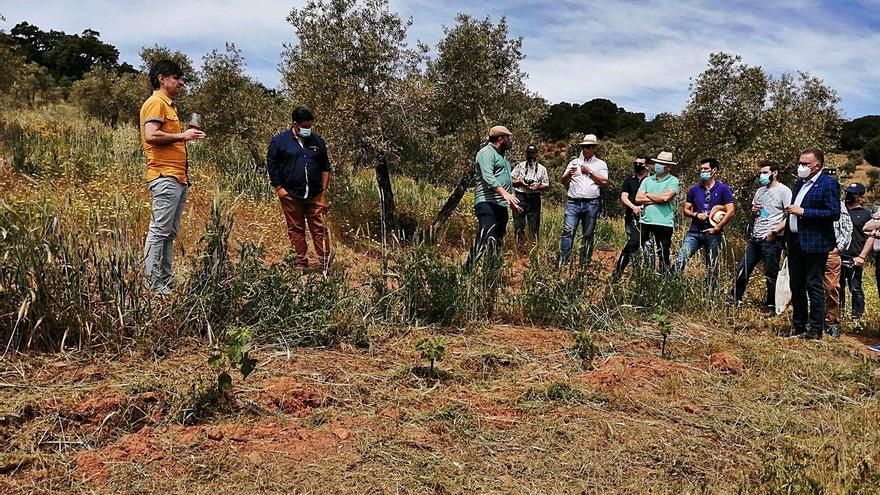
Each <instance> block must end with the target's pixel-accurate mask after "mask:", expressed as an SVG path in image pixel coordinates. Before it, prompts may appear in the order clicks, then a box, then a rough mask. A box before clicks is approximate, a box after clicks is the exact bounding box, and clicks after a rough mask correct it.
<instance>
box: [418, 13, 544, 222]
mask: <svg viewBox="0 0 880 495" xmlns="http://www.w3.org/2000/svg"><path fill="white" fill-rule="evenodd" d="M443 32H444V38H443V39H442V40H440V42H439V43H438V44H437V58H436V59H434V60H431V61H429V63H428V70H427V75H428V80H430V81H431V83H432V84H433V86H434V90H433V92H432V99H431V119H432V123H433V125H434V126H435V129H436V132H437V137H436V139H435V140H434V141H433V147H432V148H433V156H434V157H435V163H434V164H433V168H434V170H436V171H437V172H436V173H435V176H436V178H438V179H440V180H441V181H443V182H446V183H448V184H450V185H451V184H452V183H455V182H454V181H455V180H456V179H457V185H456V187H455V190H454V191H453V193H452V195H451V196H450V197H449V199H448V200H447V201H446V204H444V205H443V207H442V208H441V210H440V212H439V213H438V214H437V217H436V219H435V220H434V226H435V227H436V226H438V225H440V224H441V223H442V222H444V221H445V220H446V219H448V218H449V216H450V215H451V214H452V212H453V210H454V209H455V207H456V206H458V203H459V202H460V201H461V198H462V196H464V193H465V191H466V190H467V189H468V188H469V187H472V185H473V184H474V178H475V174H474V172H475V171H474V165H473V158H474V155H475V153H476V152H477V150H478V149H479V148H480V146H481V145H482V144H483V143H484V142H485V139H486V131H487V129H488V128H489V127H491V126H492V125H505V126H507V127H508V129H510V130H511V132H513V133H514V139H515V140H516V141H517V142H518V143H519V144H520V145H521V146H518V148H522V147H523V146H522V145H524V144H525V143H528V142H529V141H537V135H536V134H535V132H534V131H533V128H534V127H536V126H537V124H538V122H539V121H540V119H541V117H542V116H543V115H544V113H545V112H546V108H547V104H546V102H545V101H544V100H543V99H541V98H539V97H538V96H537V95H535V94H533V93H532V92H530V91H529V90H528V89H527V88H526V85H525V80H526V77H527V75H526V74H525V73H524V72H523V71H522V70H521V69H520V62H522V60H523V59H524V58H525V55H524V54H523V53H522V38H511V37H510V33H509V31H508V27H507V21H506V20H505V19H504V18H501V20H500V21H499V22H498V23H497V24H495V23H493V22H492V21H491V19H489V18H486V19H482V20H477V19H474V18H473V17H471V16H468V15H465V14H459V15H458V16H457V18H456V25H455V26H453V27H451V28H449V27H444V28H443Z"/></svg>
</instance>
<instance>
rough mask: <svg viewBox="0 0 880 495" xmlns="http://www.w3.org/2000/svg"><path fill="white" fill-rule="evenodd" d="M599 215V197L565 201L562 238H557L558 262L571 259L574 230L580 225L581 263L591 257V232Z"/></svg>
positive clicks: (592, 232) (566, 261) (593, 230)
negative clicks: (581, 234)
mask: <svg viewBox="0 0 880 495" xmlns="http://www.w3.org/2000/svg"><path fill="white" fill-rule="evenodd" d="M598 216H599V199H598V198H596V199H590V200H571V199H570V200H568V202H567V203H565V218H564V223H563V226H562V238H561V239H560V240H559V262H560V263H568V262H569V261H570V260H571V247H572V245H573V244H574V238H575V235H576V234H575V232H576V231H577V226H578V224H580V225H581V231H582V233H583V236H582V237H583V239H582V244H581V254H580V256H581V263H586V262H587V261H589V260H590V258H592V257H593V234H594V233H595V232H596V219H597V218H598Z"/></svg>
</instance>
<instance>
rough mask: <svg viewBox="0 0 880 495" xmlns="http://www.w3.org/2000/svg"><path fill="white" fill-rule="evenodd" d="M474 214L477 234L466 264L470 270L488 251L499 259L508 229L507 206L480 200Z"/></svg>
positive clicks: (475, 206) (465, 266) (494, 257)
mask: <svg viewBox="0 0 880 495" xmlns="http://www.w3.org/2000/svg"><path fill="white" fill-rule="evenodd" d="M474 215H476V217H477V235H476V237H474V245H473V247H472V248H471V252H470V254H468V259H467V262H466V263H465V265H464V269H465V270H466V271H468V272H470V271H471V269H472V268H473V267H474V263H476V262H477V260H478V259H479V258H480V257H481V256H482V255H483V253H484V252H486V251H488V252H489V253H490V256H491V257H492V259H493V261H494V260H497V258H498V254H499V253H500V252H501V246H503V245H504V233H505V232H506V231H507V220H508V213H507V207H506V206H501V205H497V204H495V203H487V202H480V203H477V204H475V205H474Z"/></svg>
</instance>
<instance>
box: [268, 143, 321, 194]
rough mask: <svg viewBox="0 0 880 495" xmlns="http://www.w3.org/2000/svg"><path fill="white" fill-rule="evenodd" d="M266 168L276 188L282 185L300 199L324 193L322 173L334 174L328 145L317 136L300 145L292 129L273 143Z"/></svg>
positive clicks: (270, 144)
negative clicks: (331, 172)
mask: <svg viewBox="0 0 880 495" xmlns="http://www.w3.org/2000/svg"><path fill="white" fill-rule="evenodd" d="M266 167H267V168H268V169H269V180H271V182H272V187H274V188H277V187H279V186H281V187H283V188H284V189H285V190H286V191H287V193H288V194H290V195H291V196H293V197H294V198H297V199H312V198H314V197H315V196H317V195H318V194H320V193H321V192H322V191H323V190H324V187H323V185H322V183H321V174H322V173H323V172H330V171H331V169H330V160H329V159H328V158H327V144H326V143H325V142H324V140H323V139H321V137H320V136H318V135H317V134H314V133H313V134H312V135H311V136H309V137H307V138H304V139H303V146H300V145H299V142H297V140H296V138H294V137H293V131H292V130H290V129H288V130H286V131H284V132H282V133H281V134H278V135H277V136H275V137H273V138H272V141H271V142H269V153H268V156H267V157H266Z"/></svg>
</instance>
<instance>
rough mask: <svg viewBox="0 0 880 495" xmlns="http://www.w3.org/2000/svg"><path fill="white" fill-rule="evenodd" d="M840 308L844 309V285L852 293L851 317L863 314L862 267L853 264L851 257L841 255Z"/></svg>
mask: <svg viewBox="0 0 880 495" xmlns="http://www.w3.org/2000/svg"><path fill="white" fill-rule="evenodd" d="M841 258H842V259H841V273H840V309H841V310H842V311H843V310H846V287H847V286H849V293H850V294H851V295H852V317H853V318H856V319H858V318H861V317H862V315H864V314H865V291H864V290H863V289H862V273H863V272H864V271H865V270H864V267H861V266H855V265H854V264H853V260H852V258H849V257H841Z"/></svg>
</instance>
